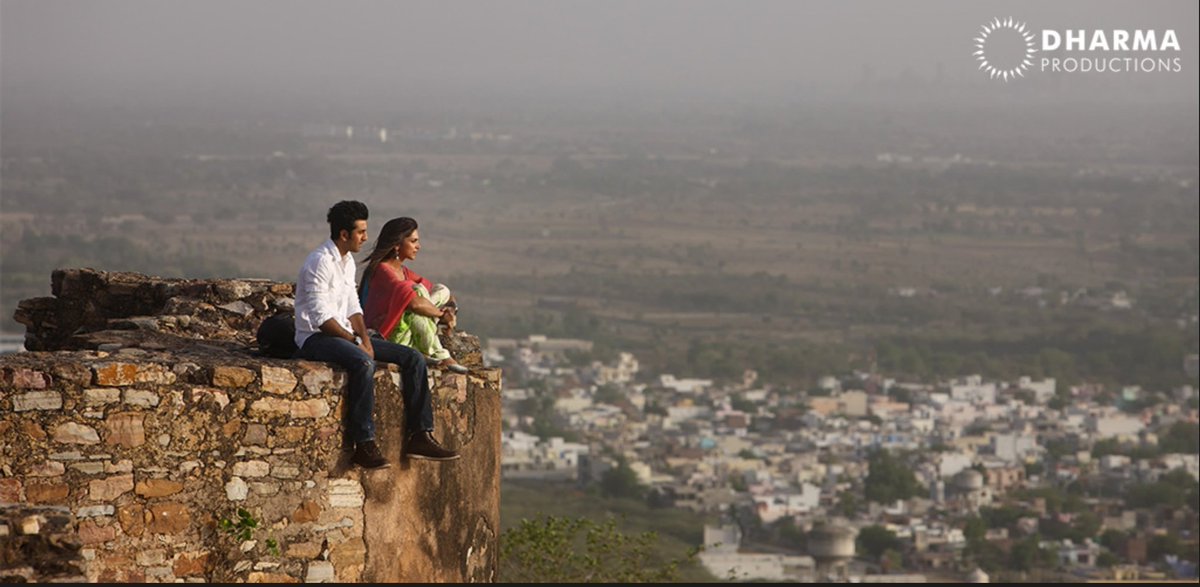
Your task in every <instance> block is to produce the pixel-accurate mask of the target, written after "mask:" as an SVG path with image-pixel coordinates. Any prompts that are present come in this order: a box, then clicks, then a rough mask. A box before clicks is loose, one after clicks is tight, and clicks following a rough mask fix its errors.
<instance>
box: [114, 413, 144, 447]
mask: <svg viewBox="0 0 1200 587" xmlns="http://www.w3.org/2000/svg"><path fill="white" fill-rule="evenodd" d="M144 418H145V415H144V414H141V413H138V412H125V413H120V414H113V415H111V416H109V417H108V418H107V419H105V421H104V424H105V425H106V426H107V427H108V437H107V439H106V441H107V443H108V444H110V445H114V446H125V447H129V448H133V447H137V446H141V445H143V444H145V443H146V429H145V427H144V426H143V424H142V420H143V419H144Z"/></svg>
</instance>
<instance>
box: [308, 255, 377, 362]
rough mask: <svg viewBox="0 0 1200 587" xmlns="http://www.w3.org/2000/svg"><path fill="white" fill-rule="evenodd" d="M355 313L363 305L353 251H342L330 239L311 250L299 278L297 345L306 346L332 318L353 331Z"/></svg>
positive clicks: (359, 312)
mask: <svg viewBox="0 0 1200 587" xmlns="http://www.w3.org/2000/svg"><path fill="white" fill-rule="evenodd" d="M355 314H362V306H361V305H359V303H358V288H357V286H356V285H355V283H354V255H351V254H350V253H346V254H345V255H342V254H341V252H340V251H338V248H337V245H335V244H333V240H332V239H327V240H326V241H325V242H324V243H322V244H321V246H319V247H317V248H316V250H314V251H313V252H311V253H309V254H308V258H307V259H305V260H304V266H303V267H301V268H300V276H299V277H297V278H296V346H298V347H302V346H304V341H306V340H308V337H310V336H312V335H313V334H315V333H317V332H320V331H321V325H322V324H324V323H325V321H326V320H329V319H330V318H333V319H334V320H337V323H338V324H341V325H342V328H345V329H346V330H348V331H350V332H354V327H353V326H351V325H350V317H351V316H353V315H355Z"/></svg>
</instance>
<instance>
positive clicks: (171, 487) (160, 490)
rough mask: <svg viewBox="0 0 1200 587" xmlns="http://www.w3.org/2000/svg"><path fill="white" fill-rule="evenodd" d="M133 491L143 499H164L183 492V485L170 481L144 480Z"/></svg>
mask: <svg viewBox="0 0 1200 587" xmlns="http://www.w3.org/2000/svg"><path fill="white" fill-rule="evenodd" d="M133 491H134V493H136V494H138V495H140V496H142V497H164V496H167V495H174V494H176V493H179V492H180V491H183V483H180V482H178V481H172V480H170V479H143V480H141V481H138V482H137V485H135V486H134V489H133Z"/></svg>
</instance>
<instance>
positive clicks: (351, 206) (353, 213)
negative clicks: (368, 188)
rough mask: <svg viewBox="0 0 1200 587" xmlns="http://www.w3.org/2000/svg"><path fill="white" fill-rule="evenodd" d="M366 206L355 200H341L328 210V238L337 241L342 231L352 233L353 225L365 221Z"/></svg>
mask: <svg viewBox="0 0 1200 587" xmlns="http://www.w3.org/2000/svg"><path fill="white" fill-rule="evenodd" d="M367 215H368V213H367V205H366V204H364V203H362V202H359V201H357V200H342V201H340V202H338V203H336V204H334V205H333V206H332V207H331V208H329V214H327V215H326V216H325V220H328V221H329V238H331V239H333V240H337V239H338V237H339V236H341V234H342V231H343V230H344V231H346V232H354V223H355V222H358V221H359V220H366V219H367Z"/></svg>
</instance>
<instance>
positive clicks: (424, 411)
mask: <svg viewBox="0 0 1200 587" xmlns="http://www.w3.org/2000/svg"><path fill="white" fill-rule="evenodd" d="M371 344H372V345H374V347H375V360H377V361H383V362H386V363H395V364H396V365H399V366H400V384H401V385H402V386H404V390H403V392H404V411H405V413H407V414H408V423H407V425H408V439H407V440H406V441H405V444H404V452H405V454H407V455H408V456H409V457H410V458H415V459H429V460H434V461H452V460H454V459H457V458H459V454H458V453H457V452H455V451H453V450H449V449H447V448H446V447H444V446H442V445H441V444H438V442H437V441H436V440H434V438H433V434H432V432H433V393H432V392H431V391H430V390H429V375H428V373H429V372H428V371H427V370H426V368H425V357H424V356H422V355H421V353H420V352H419V351H417V350H416V349H413V348H411V347H407V346H404V345H399V344H395V343H391V342H388V341H386V340H383V339H382V338H379V337H372V338H371Z"/></svg>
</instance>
